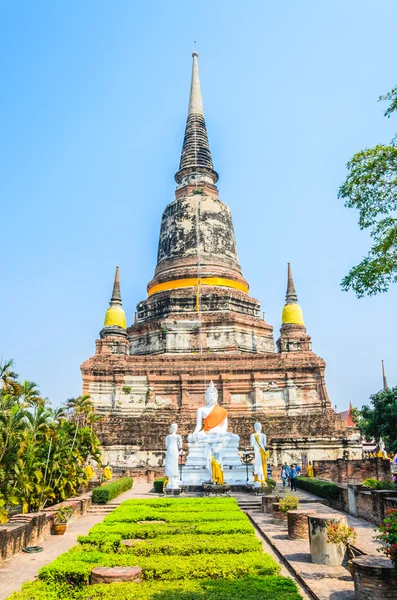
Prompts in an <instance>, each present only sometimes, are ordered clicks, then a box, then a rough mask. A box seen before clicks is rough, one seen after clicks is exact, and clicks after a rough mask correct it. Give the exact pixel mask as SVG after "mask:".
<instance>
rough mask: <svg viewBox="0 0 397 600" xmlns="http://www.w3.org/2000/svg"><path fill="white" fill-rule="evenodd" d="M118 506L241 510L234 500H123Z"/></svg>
mask: <svg viewBox="0 0 397 600" xmlns="http://www.w3.org/2000/svg"><path fill="white" fill-rule="evenodd" d="M120 506H132V507H136V506H145V507H148V506H151V507H152V508H173V509H174V510H180V509H182V508H185V509H186V508H188V509H195V507H197V508H201V509H203V508H205V509H207V508H208V507H210V506H212V507H214V508H215V507H217V509H218V510H225V509H226V508H227V509H230V508H231V507H232V506H233V507H235V508H237V509H238V510H241V509H240V508H239V506H238V503H237V500H236V499H235V498H223V497H222V498H216V497H215V498H151V499H150V500H146V499H145V500H144V499H137V500H135V499H133V500H132V499H131V500H125V501H124V502H123V503H122V504H121V505H120Z"/></svg>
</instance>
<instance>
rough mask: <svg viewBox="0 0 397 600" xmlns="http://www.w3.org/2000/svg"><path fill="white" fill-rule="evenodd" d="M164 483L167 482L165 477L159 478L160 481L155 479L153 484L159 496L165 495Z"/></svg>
mask: <svg viewBox="0 0 397 600" xmlns="http://www.w3.org/2000/svg"><path fill="white" fill-rule="evenodd" d="M164 481H165V477H159V478H158V479H155V480H154V482H153V487H154V491H155V492H157V493H158V494H162V493H163V485H164Z"/></svg>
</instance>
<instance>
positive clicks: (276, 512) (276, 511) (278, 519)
mask: <svg viewBox="0 0 397 600" xmlns="http://www.w3.org/2000/svg"><path fill="white" fill-rule="evenodd" d="M272 515H273V523H276V524H277V523H278V524H281V523H282V522H283V521H286V520H287V513H285V512H281V510H280V505H279V503H278V502H273V504H272Z"/></svg>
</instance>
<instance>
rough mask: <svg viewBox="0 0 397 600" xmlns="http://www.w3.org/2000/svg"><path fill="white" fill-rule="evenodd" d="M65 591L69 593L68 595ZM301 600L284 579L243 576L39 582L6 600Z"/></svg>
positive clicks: (278, 577)
mask: <svg viewBox="0 0 397 600" xmlns="http://www.w3.org/2000/svg"><path fill="white" fill-rule="evenodd" d="M64 590H65V591H64ZM67 590H68V591H69V593H67ZM61 598H65V600H66V599H67V600H71V599H73V600H162V599H163V600H203V599H204V598H205V600H241V599H244V600H258V598H260V599H261V600H301V595H300V594H299V592H298V590H297V587H296V585H295V583H294V582H293V581H292V579H290V578H287V577H280V576H278V575H269V576H267V577H244V578H242V579H237V580H233V581H230V580H227V579H224V580H219V579H218V580H216V581H211V580H198V579H196V580H191V581H189V580H187V581H172V582H170V581H156V582H152V583H143V584H141V585H131V584H130V583H113V584H112V585H106V584H97V585H91V586H89V587H85V588H82V589H80V590H78V589H72V588H70V587H68V588H65V587H64V588H63V589H62V588H60V587H58V586H57V585H55V584H46V583H44V582H41V581H37V582H34V583H28V584H25V585H23V587H22V592H19V593H18V592H16V593H14V594H12V596H10V598H9V600H59V599H61Z"/></svg>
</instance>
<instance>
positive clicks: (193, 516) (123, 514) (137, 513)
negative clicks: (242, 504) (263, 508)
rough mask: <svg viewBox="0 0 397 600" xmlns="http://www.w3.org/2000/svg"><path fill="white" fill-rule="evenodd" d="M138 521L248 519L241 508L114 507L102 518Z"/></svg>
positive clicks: (111, 521) (106, 521)
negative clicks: (191, 509) (194, 509)
mask: <svg viewBox="0 0 397 600" xmlns="http://www.w3.org/2000/svg"><path fill="white" fill-rule="evenodd" d="M138 521H165V523H204V522H208V521H214V522H216V523H218V522H219V521H248V517H247V515H245V514H244V513H243V512H241V510H239V511H238V510H233V511H229V510H222V511H214V512H208V511H196V512H187V511H175V512H174V511H170V510H169V511H160V510H153V509H149V510H134V511H132V510H131V509H125V508H124V507H123V508H116V510H114V511H113V512H112V513H111V514H110V515H108V516H107V517H106V518H105V519H104V521H103V522H104V523H105V524H106V525H108V524H110V523H138Z"/></svg>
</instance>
